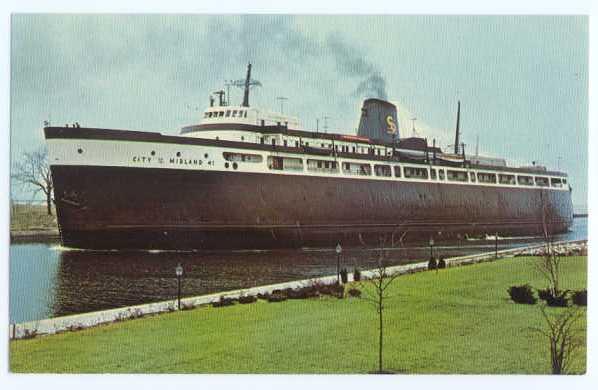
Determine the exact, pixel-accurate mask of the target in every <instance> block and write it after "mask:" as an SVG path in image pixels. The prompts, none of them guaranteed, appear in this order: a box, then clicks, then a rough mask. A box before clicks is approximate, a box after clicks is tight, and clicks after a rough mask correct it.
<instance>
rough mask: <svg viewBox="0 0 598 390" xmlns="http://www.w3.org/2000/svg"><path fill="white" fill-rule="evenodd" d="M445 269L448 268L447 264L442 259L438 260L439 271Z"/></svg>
mask: <svg viewBox="0 0 598 390" xmlns="http://www.w3.org/2000/svg"><path fill="white" fill-rule="evenodd" d="M443 268H446V262H445V261H444V259H443V258H442V257H441V258H440V260H438V269H443Z"/></svg>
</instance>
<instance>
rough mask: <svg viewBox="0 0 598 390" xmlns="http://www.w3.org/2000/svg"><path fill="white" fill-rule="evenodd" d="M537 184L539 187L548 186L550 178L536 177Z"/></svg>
mask: <svg viewBox="0 0 598 390" xmlns="http://www.w3.org/2000/svg"><path fill="white" fill-rule="evenodd" d="M536 185H537V186H538V187H548V178H547V177H536Z"/></svg>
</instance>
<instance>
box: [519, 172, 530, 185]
mask: <svg viewBox="0 0 598 390" xmlns="http://www.w3.org/2000/svg"><path fill="white" fill-rule="evenodd" d="M517 183H519V185H522V186H533V185H534V178H533V177H531V176H520V175H518V176H517Z"/></svg>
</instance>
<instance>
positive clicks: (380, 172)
mask: <svg viewBox="0 0 598 390" xmlns="http://www.w3.org/2000/svg"><path fill="white" fill-rule="evenodd" d="M374 172H375V173H376V176H384V177H391V176H392V171H391V169H390V165H374Z"/></svg>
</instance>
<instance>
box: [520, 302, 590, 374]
mask: <svg viewBox="0 0 598 390" xmlns="http://www.w3.org/2000/svg"><path fill="white" fill-rule="evenodd" d="M540 310H541V311H542V316H543V317H544V321H545V325H546V326H545V327H544V328H532V329H533V330H534V331H536V332H538V333H540V334H541V335H543V336H544V337H545V338H546V340H548V343H549V345H550V365H551V369H552V373H553V374H556V375H560V374H569V373H571V371H570V370H571V362H572V360H573V358H574V357H575V355H576V352H577V351H578V349H579V347H581V346H582V345H583V338H582V337H581V333H582V329H580V328H579V327H578V326H577V325H578V321H579V319H580V318H582V315H583V311H582V309H579V308H577V307H569V308H567V309H564V310H561V311H560V313H559V314H548V313H547V312H546V308H545V307H544V306H542V307H541V309H540Z"/></svg>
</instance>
